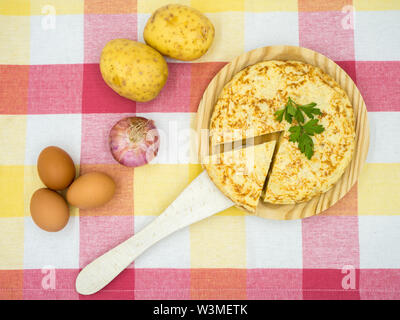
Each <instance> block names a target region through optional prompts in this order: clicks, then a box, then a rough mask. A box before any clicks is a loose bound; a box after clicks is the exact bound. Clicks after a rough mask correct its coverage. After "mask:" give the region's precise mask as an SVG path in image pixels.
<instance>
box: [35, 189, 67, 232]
mask: <svg viewBox="0 0 400 320" xmlns="http://www.w3.org/2000/svg"><path fill="white" fill-rule="evenodd" d="M30 207H31V215H32V219H33V221H34V222H35V223H36V225H37V226H38V227H39V228H41V229H43V230H46V231H51V232H55V231H59V230H61V229H62V228H64V227H65V225H66V224H67V223H68V219H69V208H68V204H67V203H66V202H65V200H64V198H63V197H62V196H61V195H59V194H58V193H57V192H55V191H53V190H50V189H47V188H41V189H38V190H36V191H35V193H34V194H33V196H32V198H31V206H30Z"/></svg>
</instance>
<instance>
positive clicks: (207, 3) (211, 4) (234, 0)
mask: <svg viewBox="0 0 400 320" xmlns="http://www.w3.org/2000/svg"><path fill="white" fill-rule="evenodd" d="M190 4H191V6H192V7H193V8H196V9H197V10H199V11H201V12H223V11H244V0H218V1H215V0H191V2H190Z"/></svg>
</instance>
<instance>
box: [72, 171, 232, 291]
mask: <svg viewBox="0 0 400 320" xmlns="http://www.w3.org/2000/svg"><path fill="white" fill-rule="evenodd" d="M232 205H233V202H232V201H231V200H229V199H228V198H227V197H225V196H224V195H223V194H222V193H221V192H220V191H219V190H218V189H217V187H216V186H215V185H214V184H213V183H212V182H211V181H210V179H209V177H208V175H207V173H206V172H205V171H204V172H202V173H201V174H200V175H199V176H198V177H197V178H196V179H194V180H193V182H192V183H191V184H190V185H189V186H188V187H187V188H186V189H185V190H184V191H183V192H182V193H181V194H180V195H179V196H178V198H176V200H175V201H174V202H173V203H172V204H171V205H170V206H169V207H168V208H167V209H166V210H165V211H164V212H163V213H162V214H161V215H160V216H159V217H157V218H156V219H155V220H154V221H153V222H151V223H150V224H148V225H147V226H146V227H145V228H144V229H143V230H141V231H140V232H139V233H137V234H136V235H134V236H132V237H130V238H129V239H127V240H126V241H124V242H123V243H121V244H119V245H118V246H116V247H115V248H114V249H111V250H110V251H108V252H106V253H105V254H103V255H102V256H100V257H99V258H97V259H96V260H94V261H92V262H91V263H89V264H88V265H87V266H86V267H85V268H83V269H82V271H81V272H80V273H79V275H78V277H77V279H76V291H78V292H79V293H80V294H83V295H89V294H93V293H95V292H97V291H99V290H100V289H102V288H104V287H105V286H106V285H107V284H108V283H110V282H111V281H112V280H113V279H114V278H115V277H116V276H117V275H118V274H119V273H121V272H122V271H123V270H124V269H125V268H127V267H128V266H129V265H130V264H131V263H132V262H133V261H134V260H135V259H136V258H137V257H138V256H139V255H141V254H142V253H143V252H144V251H145V250H146V249H147V248H149V247H150V246H152V245H153V244H155V243H156V242H158V241H159V240H161V239H162V238H164V237H166V236H168V235H170V234H171V233H173V232H175V231H177V230H179V229H181V228H183V227H186V226H188V225H190V224H192V223H194V222H197V221H200V220H202V219H204V218H207V217H209V216H211V215H213V214H215V213H217V212H220V211H222V210H225V209H227V208H229V207H231V206H232Z"/></svg>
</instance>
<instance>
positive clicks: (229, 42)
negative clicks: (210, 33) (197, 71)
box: [196, 12, 244, 62]
mask: <svg viewBox="0 0 400 320" xmlns="http://www.w3.org/2000/svg"><path fill="white" fill-rule="evenodd" d="M206 16H207V17H208V18H209V19H210V21H211V22H212V24H213V25H214V27H215V38H214V41H213V44H212V45H211V47H210V49H208V51H207V53H206V54H205V55H204V56H202V57H201V58H200V59H198V60H196V62H205V61H207V62H210V61H231V60H232V59H233V58H235V57H236V56H238V55H240V54H242V53H243V52H244V13H243V12H216V13H206Z"/></svg>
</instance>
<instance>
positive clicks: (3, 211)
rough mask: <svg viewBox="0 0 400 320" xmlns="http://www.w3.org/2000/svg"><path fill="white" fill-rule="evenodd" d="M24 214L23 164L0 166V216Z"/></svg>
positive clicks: (21, 215) (19, 215)
mask: <svg viewBox="0 0 400 320" xmlns="http://www.w3.org/2000/svg"><path fill="white" fill-rule="evenodd" d="M23 216H24V166H0V218H3V217H23Z"/></svg>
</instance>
